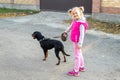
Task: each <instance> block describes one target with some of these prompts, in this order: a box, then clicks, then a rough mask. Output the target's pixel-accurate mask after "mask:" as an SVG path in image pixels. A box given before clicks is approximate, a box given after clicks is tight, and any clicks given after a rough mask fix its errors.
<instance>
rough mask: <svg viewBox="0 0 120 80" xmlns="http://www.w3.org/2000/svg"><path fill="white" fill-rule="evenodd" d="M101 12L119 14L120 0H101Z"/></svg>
mask: <svg viewBox="0 0 120 80" xmlns="http://www.w3.org/2000/svg"><path fill="white" fill-rule="evenodd" d="M101 7H102V8H101V12H102V13H110V14H120V0H102V4H101Z"/></svg>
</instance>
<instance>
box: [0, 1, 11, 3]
mask: <svg viewBox="0 0 120 80" xmlns="http://www.w3.org/2000/svg"><path fill="white" fill-rule="evenodd" d="M0 3H10V0H0Z"/></svg>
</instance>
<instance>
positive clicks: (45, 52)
mask: <svg viewBox="0 0 120 80" xmlns="http://www.w3.org/2000/svg"><path fill="white" fill-rule="evenodd" d="M47 57H48V50H44V58H43V61H46V58H47Z"/></svg>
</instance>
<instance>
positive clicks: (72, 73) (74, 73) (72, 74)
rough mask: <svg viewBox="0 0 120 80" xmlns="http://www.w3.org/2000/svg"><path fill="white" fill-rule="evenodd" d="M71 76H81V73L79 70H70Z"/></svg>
mask: <svg viewBox="0 0 120 80" xmlns="http://www.w3.org/2000/svg"><path fill="white" fill-rule="evenodd" d="M67 74H68V75H69V76H76V77H77V76H79V73H78V72H75V71H74V70H72V71H70V72H68V73H67Z"/></svg>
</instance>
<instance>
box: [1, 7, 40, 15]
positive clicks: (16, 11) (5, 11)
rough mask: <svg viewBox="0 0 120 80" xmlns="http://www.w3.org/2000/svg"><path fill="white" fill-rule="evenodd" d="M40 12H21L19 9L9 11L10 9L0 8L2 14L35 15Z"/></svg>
mask: <svg viewBox="0 0 120 80" xmlns="http://www.w3.org/2000/svg"><path fill="white" fill-rule="evenodd" d="M39 12H40V11H36V10H19V9H9V8H0V13H25V14H35V13H39Z"/></svg>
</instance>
